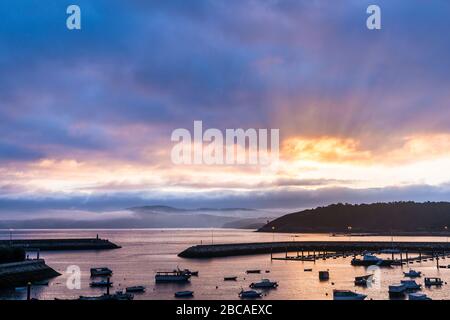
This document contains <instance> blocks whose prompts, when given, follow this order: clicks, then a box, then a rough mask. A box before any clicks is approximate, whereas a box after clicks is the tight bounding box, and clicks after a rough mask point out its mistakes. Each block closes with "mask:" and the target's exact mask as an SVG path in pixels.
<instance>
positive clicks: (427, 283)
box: [425, 277, 444, 287]
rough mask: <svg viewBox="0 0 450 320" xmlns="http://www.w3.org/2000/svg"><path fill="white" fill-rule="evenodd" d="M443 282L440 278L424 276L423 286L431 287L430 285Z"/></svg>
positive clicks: (440, 284)
mask: <svg viewBox="0 0 450 320" xmlns="http://www.w3.org/2000/svg"><path fill="white" fill-rule="evenodd" d="M443 284H444V281H442V279H441V278H430V277H428V278H425V286H427V287H431V286H442V285H443Z"/></svg>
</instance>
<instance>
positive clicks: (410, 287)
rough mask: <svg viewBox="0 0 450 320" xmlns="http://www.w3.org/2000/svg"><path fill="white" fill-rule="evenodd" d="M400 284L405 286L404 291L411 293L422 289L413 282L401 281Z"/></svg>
mask: <svg viewBox="0 0 450 320" xmlns="http://www.w3.org/2000/svg"><path fill="white" fill-rule="evenodd" d="M400 282H401V284H404V285H405V286H406V290H408V291H413V290H420V288H421V287H422V286H421V285H420V284H418V283H416V281H414V280H402V281H400Z"/></svg>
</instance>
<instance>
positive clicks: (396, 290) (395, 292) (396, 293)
mask: <svg viewBox="0 0 450 320" xmlns="http://www.w3.org/2000/svg"><path fill="white" fill-rule="evenodd" d="M407 289H408V288H407V286H406V285H405V284H403V283H399V284H393V285H390V286H389V296H391V297H401V296H404V295H405V292H406V290H407Z"/></svg>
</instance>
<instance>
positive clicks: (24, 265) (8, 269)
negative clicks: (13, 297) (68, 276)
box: [0, 259, 61, 288]
mask: <svg viewBox="0 0 450 320" xmlns="http://www.w3.org/2000/svg"><path fill="white" fill-rule="evenodd" d="M59 275H61V274H60V273H58V272H57V271H55V270H53V269H52V268H50V267H49V266H47V265H46V264H45V261H44V260H43V259H35V260H25V261H21V262H13V263H3V264H0V287H2V288H6V287H18V286H25V285H26V284H27V283H28V282H31V283H33V282H35V281H42V280H47V279H50V278H54V277H57V276H59Z"/></svg>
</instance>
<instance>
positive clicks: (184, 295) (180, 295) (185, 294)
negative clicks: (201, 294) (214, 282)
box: [175, 291, 194, 298]
mask: <svg viewBox="0 0 450 320" xmlns="http://www.w3.org/2000/svg"><path fill="white" fill-rule="evenodd" d="M193 296H194V291H178V292H175V298H189V297H193Z"/></svg>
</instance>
